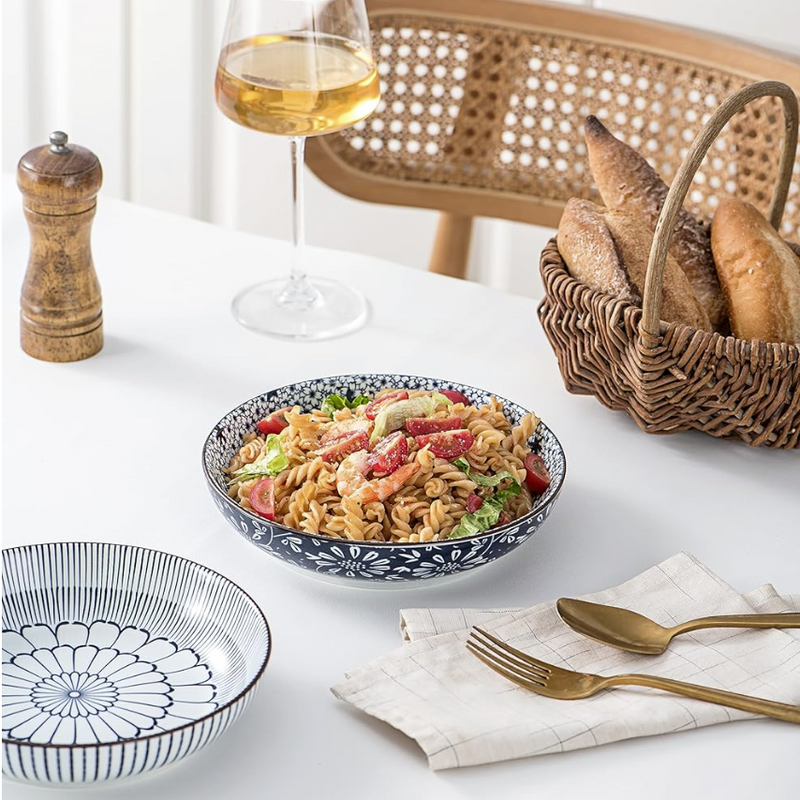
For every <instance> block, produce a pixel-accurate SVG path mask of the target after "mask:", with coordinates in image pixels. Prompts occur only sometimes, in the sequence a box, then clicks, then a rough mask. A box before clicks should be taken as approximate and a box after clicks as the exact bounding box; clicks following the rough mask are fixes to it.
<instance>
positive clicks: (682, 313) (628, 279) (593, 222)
mask: <svg viewBox="0 0 800 800" xmlns="http://www.w3.org/2000/svg"><path fill="white" fill-rule="evenodd" d="M556 241H557V244H558V249H559V252H560V253H561V255H562V257H563V258H564V261H565V263H566V265H567V268H568V270H569V272H570V274H571V275H572V276H573V277H574V278H577V279H578V280H580V281H581V282H583V283H585V284H586V285H587V286H590V287H591V288H593V289H596V290H597V291H600V292H604V293H606V294H609V295H611V296H612V297H616V298H619V299H621V300H625V301H626V302H628V303H631V304H632V305H637V306H641V304H642V296H643V292H644V282H645V276H646V274H647V261H648V258H649V256H650V247H651V245H652V243H653V234H652V232H651V231H650V230H649V229H648V228H647V226H645V225H643V224H642V223H641V222H639V221H638V220H637V219H635V218H634V217H632V216H630V215H629V214H626V213H624V212H622V211H610V210H609V209H606V208H603V207H601V206H597V205H595V204H594V203H592V202H590V201H588V200H580V199H578V198H575V197H573V198H572V199H571V200H569V201H568V202H567V205H566V207H565V208H564V214H563V215H562V217H561V221H560V222H559V225H558V236H557V239H556ZM662 292H663V293H662V303H661V317H662V319H664V320H666V321H668V322H681V323H683V324H684V325H689V326H690V327H692V328H698V329H702V330H707V331H710V330H711V323H710V322H709V319H708V316H707V314H706V313H705V310H704V309H703V306H702V304H701V303H700V301H699V300H698V298H697V296H696V295H695V293H694V290H693V289H692V286H691V284H690V283H689V281H688V279H687V277H686V275H684V273H683V271H682V270H681V268H680V267H679V266H678V264H677V262H676V261H675V259H674V258H673V257H672V256H671V255H668V256H667V261H666V264H665V266H664V282H663V289H662Z"/></svg>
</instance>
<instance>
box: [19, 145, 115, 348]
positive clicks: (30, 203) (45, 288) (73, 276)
mask: <svg viewBox="0 0 800 800" xmlns="http://www.w3.org/2000/svg"><path fill="white" fill-rule="evenodd" d="M67 141H68V140H67V134H66V133H62V132H61V131H56V132H55V133H52V134H50V144H49V145H44V146H43V147H34V148H33V150H29V151H28V152H27V153H26V154H25V155H24V156H23V157H22V158H21V159H20V162H19V166H18V167H17V185H18V186H19V188H20V191H21V192H22V194H23V197H24V200H23V204H24V209H25V218H26V219H27V220H28V227H29V228H30V231H31V251H30V258H29V259H28V271H27V272H26V273H25V282H24V283H23V285H22V298H21V304H20V305H21V309H20V338H21V343H22V349H23V350H24V351H25V352H26V353H27V354H28V355H31V356H33V357H34V358H40V359H42V360H43V361H80V360H81V359H83V358H88V357H89V356H93V355H94V354H95V353H97V352H98V351H99V350H100V349H101V348H102V347H103V311H102V300H101V297H100V284H99V283H98V281H97V275H96V274H95V271H94V264H93V263H92V250H91V245H90V242H89V238H90V234H91V228H92V220H93V219H94V212H95V208H96V206H97V192H98V191H99V190H100V185H101V183H102V181H103V172H102V169H101V168H100V161H99V160H98V158H97V156H96V155H95V154H94V153H93V152H92V151H91V150H87V149H86V148H85V147H79V146H78V145H74V144H67Z"/></svg>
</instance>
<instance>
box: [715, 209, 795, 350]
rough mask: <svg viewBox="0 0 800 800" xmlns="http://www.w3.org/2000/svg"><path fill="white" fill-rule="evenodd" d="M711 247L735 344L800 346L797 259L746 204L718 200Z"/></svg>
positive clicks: (764, 221)
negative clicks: (740, 341) (751, 341)
mask: <svg viewBox="0 0 800 800" xmlns="http://www.w3.org/2000/svg"><path fill="white" fill-rule="evenodd" d="M711 247H712V249H713V253H714V260H715V262H716V264H717V271H718V273H719V279H720V283H721V284H722V289H723V291H724V293H725V299H726V301H727V304H728V313H729V315H730V320H731V330H732V332H733V335H734V336H736V337H737V338H738V339H759V340H761V341H763V342H790V343H793V342H800V258H798V256H797V255H796V253H795V252H794V250H793V249H792V247H791V246H790V245H789V244H787V243H786V242H784V241H783V239H781V238H780V236H779V235H778V233H777V232H776V231H775V229H774V228H773V227H772V226H771V225H770V224H769V222H768V221H767V220H766V219H765V218H764V217H763V216H762V214H761V213H760V212H759V211H758V210H757V209H755V208H754V207H753V206H752V205H750V203H745V202H744V201H742V200H735V199H733V198H726V199H724V200H721V201H720V204H719V206H718V207H717V211H716V213H715V214H714V221H713V223H712V225H711Z"/></svg>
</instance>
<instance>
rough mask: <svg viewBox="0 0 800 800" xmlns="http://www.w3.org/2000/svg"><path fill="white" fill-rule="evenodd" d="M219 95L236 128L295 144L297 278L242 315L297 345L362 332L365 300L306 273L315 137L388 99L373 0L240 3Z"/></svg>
mask: <svg viewBox="0 0 800 800" xmlns="http://www.w3.org/2000/svg"><path fill="white" fill-rule="evenodd" d="M215 93H216V99H217V105H218V106H219V108H220V110H221V111H222V113H223V114H225V115H226V116H227V117H229V118H230V119H232V120H233V121H234V122H238V123H239V124H240V125H244V126H245V127H248V128H252V129H254V130H257V131H262V132H264V133H271V134H277V135H280V136H288V137H290V141H291V154H292V184H293V192H292V201H293V203H292V223H293V224H292V232H293V236H292V239H293V245H294V246H293V248H292V252H293V258H292V269H291V275H290V276H289V278H288V280H287V279H277V280H271V281H268V282H266V283H261V284H258V285H256V286H253V287H250V288H248V289H245V290H244V291H242V292H240V293H239V294H238V295H237V296H236V297H235V298H234V301H233V311H234V315H235V316H236V318H237V319H238V320H239V322H241V323H242V324H243V325H245V326H246V327H248V328H253V329H254V330H257V331H260V332H261V333H266V334H271V335H273V336H280V337H284V338H291V339H325V338H329V337H331V336H338V335H340V334H343V333H347V332H349V331H352V330H355V329H356V328H358V327H359V326H361V325H362V324H363V323H364V322H365V320H366V318H367V310H368V306H367V302H366V300H365V299H364V297H363V296H362V295H361V294H360V293H359V292H357V291H356V290H354V289H352V288H350V287H348V286H345V285H343V284H341V283H339V282H337V281H333V280H329V279H321V278H315V279H313V280H309V279H308V277H307V276H306V270H305V257H304V224H303V152H304V145H305V137H306V136H315V135H318V134H321V133H330V132H331V131H337V130H341V129H342V128H346V127H348V126H350V125H353V124H355V123H356V122H359V121H360V120H362V119H364V118H365V117H367V116H369V115H370V114H371V113H372V112H373V111H374V110H375V107H376V106H377V105H378V101H379V100H380V89H379V79H378V75H377V72H376V70H375V62H374V59H373V57H372V51H371V48H370V35H369V27H368V25H367V17H366V11H365V9H364V3H363V0H328V1H327V2H324V0H232V2H231V4H230V8H229V10H228V22H227V25H226V29H225V38H224V41H223V46H222V51H221V53H220V57H219V65H218V67H217V78H216V84H215Z"/></svg>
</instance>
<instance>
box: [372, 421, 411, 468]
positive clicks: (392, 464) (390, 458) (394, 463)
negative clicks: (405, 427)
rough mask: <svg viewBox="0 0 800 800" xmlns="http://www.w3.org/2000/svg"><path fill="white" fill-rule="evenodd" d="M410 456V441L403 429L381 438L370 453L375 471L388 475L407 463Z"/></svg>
mask: <svg viewBox="0 0 800 800" xmlns="http://www.w3.org/2000/svg"><path fill="white" fill-rule="evenodd" d="M407 457H408V441H407V440H406V437H405V434H404V433H403V432H402V431H395V432H394V433H392V434H390V435H389V436H385V437H384V438H383V439H381V440H380V441H379V442H378V443H377V444H376V445H375V447H373V448H372V452H371V453H370V455H369V462H368V463H369V465H370V467H372V469H373V470H375V472H382V473H385V474H386V475H389V474H390V473H392V472H394V471H395V470H396V469H398V468H399V467H400V466H402V465H403V464H405V461H406V458H407Z"/></svg>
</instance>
